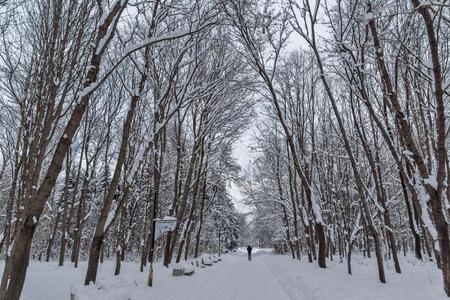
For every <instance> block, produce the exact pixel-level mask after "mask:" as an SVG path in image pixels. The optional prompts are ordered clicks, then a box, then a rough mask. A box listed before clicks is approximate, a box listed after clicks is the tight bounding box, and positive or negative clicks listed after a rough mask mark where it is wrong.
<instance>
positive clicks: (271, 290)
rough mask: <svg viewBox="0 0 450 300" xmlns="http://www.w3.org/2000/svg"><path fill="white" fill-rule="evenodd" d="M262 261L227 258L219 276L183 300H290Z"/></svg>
mask: <svg viewBox="0 0 450 300" xmlns="http://www.w3.org/2000/svg"><path fill="white" fill-rule="evenodd" d="M263 257H264V256H262V255H254V256H253V260H252V261H251V262H249V261H248V260H247V258H246V257H245V255H230V256H227V263H226V264H225V265H224V267H223V268H222V269H220V270H218V274H216V275H215V276H214V278H213V279H211V280H210V281H209V282H207V283H206V284H205V286H204V288H203V289H201V290H200V291H198V292H196V293H194V294H193V295H190V297H188V298H186V299H217V300H249V299H259V300H273V299H286V300H288V299H291V297H290V296H289V295H288V294H287V293H286V292H285V291H284V289H283V287H282V286H281V285H280V284H279V282H278V280H277V278H276V277H275V276H274V275H273V274H272V272H271V271H270V270H269V268H268V267H267V266H266V264H265V263H264V262H263V259H262V258H263Z"/></svg>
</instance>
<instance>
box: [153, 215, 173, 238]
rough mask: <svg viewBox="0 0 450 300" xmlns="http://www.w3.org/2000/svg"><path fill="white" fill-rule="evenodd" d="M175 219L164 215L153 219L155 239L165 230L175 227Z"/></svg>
mask: <svg viewBox="0 0 450 300" xmlns="http://www.w3.org/2000/svg"><path fill="white" fill-rule="evenodd" d="M176 224H177V219H176V218H173V217H164V219H155V240H157V239H158V238H159V237H160V236H161V235H162V234H164V233H165V232H167V231H172V230H173V229H175V225H176Z"/></svg>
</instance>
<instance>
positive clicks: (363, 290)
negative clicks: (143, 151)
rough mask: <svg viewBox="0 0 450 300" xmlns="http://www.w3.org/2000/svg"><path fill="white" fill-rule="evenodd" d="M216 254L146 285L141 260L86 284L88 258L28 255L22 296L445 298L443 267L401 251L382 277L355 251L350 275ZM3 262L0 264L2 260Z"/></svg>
mask: <svg viewBox="0 0 450 300" xmlns="http://www.w3.org/2000/svg"><path fill="white" fill-rule="evenodd" d="M222 259H223V260H222V261H221V262H218V263H216V264H213V265H212V266H210V267H206V268H197V267H196V268H195V269H196V270H195V273H194V275H193V276H181V277H173V276H171V272H172V268H169V269H167V268H164V267H163V266H162V265H160V264H157V266H156V268H155V273H154V282H153V287H151V288H150V287H146V286H145V280H146V276H147V272H148V269H147V270H146V272H144V273H140V272H139V264H138V263H134V262H125V263H123V265H122V272H121V275H119V276H113V274H114V261H113V260H111V261H105V262H104V263H103V264H101V265H100V269H99V273H98V274H99V276H98V280H97V284H96V285H95V286H94V285H91V286H89V287H84V286H83V285H82V282H83V281H84V275H85V271H86V267H87V265H86V263H85V262H83V263H81V264H80V267H79V268H78V269H74V268H73V267H72V265H71V264H70V263H69V264H67V265H66V266H64V267H57V266H56V262H51V263H39V262H35V261H33V262H31V264H30V267H29V272H28V274H27V279H26V282H25V287H24V290H23V293H22V298H21V299H23V300H44V299H45V300H52V299H69V295H70V293H71V292H74V293H75V294H76V295H77V298H76V299H77V300H91V299H95V300H106V299H108V300H125V299H137V300H140V299H158V300H159V299H165V300H166V299H167V300H171V299H172V300H175V299H186V300H189V299H192V300H194V299H195V300H206V299H208V300H209V299H216V300H275V299H277V300H290V299H296V300H313V299H320V300H328V299H330V300H331V299H333V300H336V299H346V300H349V299H366V300H375V299H383V300H390V299H392V300H394V299H395V300H401V299H409V300H415V299H417V300H418V299H427V300H438V299H447V298H446V297H445V294H444V292H443V288H442V279H441V274H440V273H439V271H438V270H437V269H436V267H435V266H434V265H433V264H432V263H423V262H419V261H417V260H415V259H413V258H405V257H403V256H402V258H401V259H402V260H401V266H402V271H403V273H402V274H396V273H395V271H394V268H393V266H392V265H391V263H387V264H385V267H386V275H387V283H386V284H382V283H380V282H379V281H378V279H377V277H378V276H377V273H376V265H375V260H374V259H372V260H370V259H363V258H362V257H360V256H358V255H356V254H354V258H353V260H352V261H353V263H352V267H353V275H348V274H347V272H346V262H345V261H344V262H343V263H339V262H338V257H335V260H334V261H333V262H331V261H329V260H327V269H320V268H319V267H318V266H317V264H316V263H313V264H310V263H308V262H307V259H306V257H303V259H302V260H301V261H294V260H293V259H292V258H291V257H290V256H287V255H273V254H271V253H269V252H268V251H264V250H263V251H260V250H259V249H255V251H254V253H253V257H252V261H248V260H247V255H246V253H245V252H244V251H242V250H240V251H239V252H237V253H230V254H225V255H222ZM0 267H2V268H3V267H4V263H3V262H1V263H0Z"/></svg>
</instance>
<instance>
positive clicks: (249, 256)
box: [247, 245, 253, 261]
mask: <svg viewBox="0 0 450 300" xmlns="http://www.w3.org/2000/svg"><path fill="white" fill-rule="evenodd" d="M252 250H253V248H252V246H250V245H248V247H247V253H248V260H249V261H251V260H252Z"/></svg>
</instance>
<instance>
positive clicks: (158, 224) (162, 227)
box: [147, 217, 177, 287]
mask: <svg viewBox="0 0 450 300" xmlns="http://www.w3.org/2000/svg"><path fill="white" fill-rule="evenodd" d="M176 224H177V219H176V218H173V217H164V219H154V220H153V228H152V243H151V247H150V269H149V271H148V278H147V285H148V286H150V287H151V286H153V261H154V254H155V243H156V240H157V239H158V238H159V237H160V236H161V235H163V234H164V233H166V232H168V231H172V230H173V229H174V228H175V226H176Z"/></svg>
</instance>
